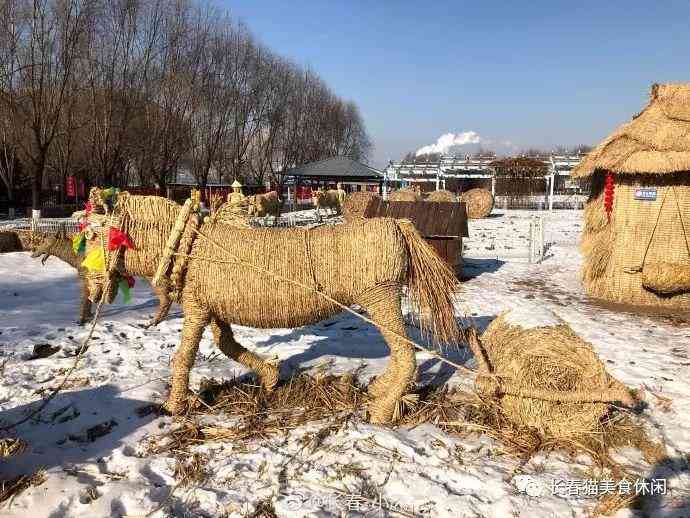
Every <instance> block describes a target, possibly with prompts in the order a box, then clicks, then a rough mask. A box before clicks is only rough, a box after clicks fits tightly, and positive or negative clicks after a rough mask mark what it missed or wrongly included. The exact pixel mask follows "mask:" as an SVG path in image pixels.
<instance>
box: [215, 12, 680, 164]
mask: <svg viewBox="0 0 690 518" xmlns="http://www.w3.org/2000/svg"><path fill="white" fill-rule="evenodd" d="M221 5H222V6H224V7H225V8H227V9H229V11H230V13H231V15H233V16H235V17H236V18H239V19H241V20H242V21H243V22H245V23H246V24H247V26H248V27H249V29H250V30H251V31H252V32H253V33H254V34H255V35H256V36H258V38H259V39H260V40H261V41H263V42H264V43H266V44H267V45H268V46H269V47H271V48H272V49H273V50H275V51H277V52H279V53H281V54H282V55H285V56H288V57H290V58H291V59H293V60H294V61H296V62H297V63H300V64H302V65H306V66H309V67H311V68H312V69H314V70H315V71H316V72H318V73H319V74H320V75H321V76H322V77H323V78H324V80H325V81H326V82H327V83H328V84H329V85H330V86H331V88H333V90H334V91H335V92H336V93H337V94H338V95H340V96H341V97H344V98H347V99H352V100H354V101H355V102H356V103H357V104H358V105H359V107H360V109H361V111H362V114H363V116H364V119H365V121H366V124H367V129H368V131H369V133H370V135H371V137H372V140H373V142H374V145H375V149H374V151H373V153H372V156H371V159H370V162H371V163H372V164H373V165H376V166H381V165H383V164H385V163H386V162H387V161H388V159H398V158H400V157H401V156H402V155H403V154H404V153H405V152H407V151H414V150H416V149H418V148H419V147H421V146H424V145H427V144H431V143H434V142H435V141H436V139H437V138H438V137H439V136H441V135H442V134H445V133H449V132H452V133H461V132H466V131H474V132H476V133H477V134H478V135H479V136H480V138H481V142H482V144H483V145H484V146H485V147H490V148H494V149H496V150H498V151H499V152H504V153H505V152H509V151H510V150H511V149H513V148H514V149H521V148H526V147H540V148H550V147H553V146H555V145H559V144H563V145H576V144H595V143H596V142H598V141H599V140H601V139H602V138H603V137H604V136H606V135H607V134H608V133H609V132H611V130H612V129H613V128H615V127H616V126H617V125H618V124H620V123H622V122H624V121H627V120H629V119H630V117H631V116H632V115H633V114H635V113H637V112H638V111H639V110H640V109H641V108H642V107H643V105H644V103H645V102H646V99H647V94H648V92H649V87H650V85H651V84H652V83H653V82H678V81H690V31H689V30H688V29H690V1H688V0H682V1H680V0H678V1H676V0H659V1H658V2H649V1H648V0H647V1H644V2H643V1H637V0H628V1H619V0H615V1H602V0H599V1H597V2H590V1H572V0H571V1H568V2H562V1H556V0H552V1H542V0H530V1H518V2H515V1H512V2H511V1H507V0H506V1H502V2H499V1H476V0H475V1H473V2H464V1H446V0H434V1H414V2H413V1H391V0H369V1H360V0H349V1H344V0H343V1H315V0H310V1H306V0H304V1H303V0H293V1H278V0H222V1H221ZM507 142H510V145H509V144H506V143H507Z"/></svg>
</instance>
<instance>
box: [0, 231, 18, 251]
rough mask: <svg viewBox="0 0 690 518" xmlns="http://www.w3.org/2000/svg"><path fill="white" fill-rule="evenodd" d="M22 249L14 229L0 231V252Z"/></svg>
mask: <svg viewBox="0 0 690 518" xmlns="http://www.w3.org/2000/svg"><path fill="white" fill-rule="evenodd" d="M23 249H24V248H23V246H22V242H21V241H20V240H19V236H18V235H17V232H16V231H14V230H3V231H0V253H7V252H21V251H22V250H23Z"/></svg>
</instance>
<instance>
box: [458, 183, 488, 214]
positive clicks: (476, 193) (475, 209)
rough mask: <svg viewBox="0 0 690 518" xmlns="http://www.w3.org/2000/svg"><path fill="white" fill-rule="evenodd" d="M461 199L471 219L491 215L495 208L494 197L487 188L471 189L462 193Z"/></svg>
mask: <svg viewBox="0 0 690 518" xmlns="http://www.w3.org/2000/svg"><path fill="white" fill-rule="evenodd" d="M460 201H462V202H464V203H465V205H466V208H467V217H468V218H469V219H481V218H487V217H489V214H491V211H492V210H493V208H494V197H493V196H492V195H491V192H489V191H487V190H486V189H479V188H477V189H470V190H469V191H465V192H463V193H462V196H461V197H460Z"/></svg>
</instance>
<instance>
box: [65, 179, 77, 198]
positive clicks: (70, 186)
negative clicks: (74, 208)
mask: <svg viewBox="0 0 690 518" xmlns="http://www.w3.org/2000/svg"><path fill="white" fill-rule="evenodd" d="M66 190H67V196H71V197H75V196H76V195H77V182H76V181H75V179H74V176H68V177H67V189H66Z"/></svg>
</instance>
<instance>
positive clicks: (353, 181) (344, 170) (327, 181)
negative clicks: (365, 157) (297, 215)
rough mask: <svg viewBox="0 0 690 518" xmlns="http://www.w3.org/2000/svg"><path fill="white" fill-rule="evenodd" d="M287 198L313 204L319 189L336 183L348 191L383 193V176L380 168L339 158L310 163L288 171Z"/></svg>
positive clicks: (285, 175)
mask: <svg viewBox="0 0 690 518" xmlns="http://www.w3.org/2000/svg"><path fill="white" fill-rule="evenodd" d="M284 177H285V179H286V181H285V186H286V187H287V189H288V193H287V194H288V199H289V200H290V201H295V202H296V203H311V196H312V192H313V191H315V190H317V189H319V188H323V189H335V188H336V186H337V184H341V186H342V188H343V189H344V190H345V191H347V192H355V191H370V192H378V193H381V192H382V186H383V181H384V175H383V173H382V172H381V171H379V170H378V169H374V168H373V167H370V166H368V165H366V164H363V163H361V162H358V161H357V160H352V159H351V158H348V157H345V156H336V157H332V158H327V159H325V160H319V161H317V162H310V163H308V164H303V165H301V166H298V167H295V168H292V169H289V170H287V171H285V173H284Z"/></svg>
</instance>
